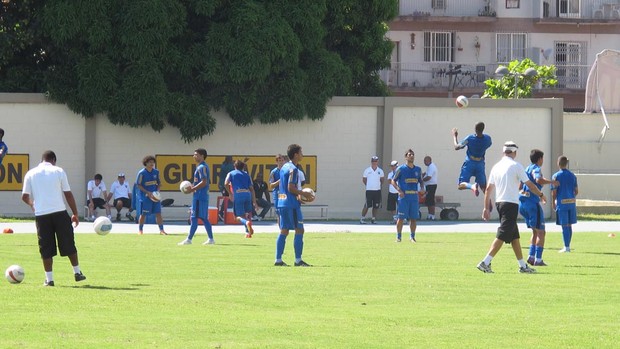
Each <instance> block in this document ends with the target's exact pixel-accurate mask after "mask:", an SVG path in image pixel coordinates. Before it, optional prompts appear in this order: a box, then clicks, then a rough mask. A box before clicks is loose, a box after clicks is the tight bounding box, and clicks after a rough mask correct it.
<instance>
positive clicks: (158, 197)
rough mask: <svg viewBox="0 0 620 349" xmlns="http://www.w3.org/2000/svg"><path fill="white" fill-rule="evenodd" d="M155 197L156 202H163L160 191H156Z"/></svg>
mask: <svg viewBox="0 0 620 349" xmlns="http://www.w3.org/2000/svg"><path fill="white" fill-rule="evenodd" d="M152 194H153V197H154V198H155V202H158V201H161V193H160V192H158V191H154V192H153V193H152Z"/></svg>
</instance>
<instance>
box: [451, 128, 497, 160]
mask: <svg viewBox="0 0 620 349" xmlns="http://www.w3.org/2000/svg"><path fill="white" fill-rule="evenodd" d="M491 144H493V143H492V142H491V136H489V135H487V134H483V135H482V137H478V136H476V135H475V134H471V135H469V136H467V138H465V139H463V140H462V141H461V143H459V145H461V146H463V147H464V146H467V151H466V157H465V160H466V161H484V154H485V153H486V151H487V149H489V148H490V147H491Z"/></svg>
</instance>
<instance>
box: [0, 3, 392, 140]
mask: <svg viewBox="0 0 620 349" xmlns="http://www.w3.org/2000/svg"><path fill="white" fill-rule="evenodd" d="M24 1H26V2H36V3H37V4H38V5H39V6H38V8H35V9H33V10H32V11H31V12H34V13H36V15H37V16H36V18H37V19H40V20H38V21H37V28H40V31H35V33H36V34H37V37H36V38H37V39H40V40H41V42H40V44H39V46H42V47H45V50H44V52H45V54H46V61H45V62H46V65H44V66H42V67H39V68H40V69H41V71H43V72H44V73H45V74H44V75H43V76H42V77H40V78H38V79H37V81H38V82H40V83H41V84H42V85H43V86H44V89H43V91H47V92H49V95H50V98H51V99H52V100H54V101H56V102H59V103H64V104H67V105H68V106H69V108H70V109H71V110H73V111H75V112H77V113H80V114H81V115H83V116H84V117H94V116H95V115H97V114H106V115H107V116H108V118H109V120H110V121H111V122H112V123H114V124H119V125H128V126H132V127H140V126H144V125H150V126H151V127H152V128H153V129H155V130H161V129H162V128H163V127H165V125H166V123H168V124H171V125H173V126H175V127H178V128H179V130H180V133H181V136H182V138H183V139H184V140H185V141H186V142H190V141H193V140H196V139H199V138H201V137H203V136H205V135H209V134H211V133H212V132H213V131H214V130H215V127H216V125H215V119H214V118H213V117H212V115H211V113H212V112H213V111H216V110H220V109H223V110H225V111H226V112H227V113H228V114H229V115H230V117H231V118H232V119H233V120H234V122H235V123H236V124H237V125H239V126H248V125H252V124H253V123H254V122H256V121H258V122H261V123H277V122H279V121H281V120H301V119H303V118H304V117H308V118H310V119H313V120H317V119H321V118H322V117H323V116H324V115H325V111H326V103H327V102H328V100H329V99H330V98H331V97H332V96H335V95H386V94H387V88H386V86H385V84H384V83H383V82H382V81H381V80H380V78H379V76H378V75H377V72H378V71H379V70H381V69H383V68H385V67H387V66H388V65H389V58H390V54H391V50H392V48H391V43H390V42H389V41H388V40H387V39H386V38H385V33H386V32H387V30H388V27H387V21H389V20H390V19H392V18H393V17H394V16H395V15H396V14H397V8H398V4H397V1H396V0H388V1H386V0H365V1H357V0H337V1H334V0H297V1H290V0H132V1H125V0H89V1H74V0H47V1H42V0H38V1H35V0H24ZM32 42H33V43H34V42H35V40H32ZM35 46H36V45H35ZM0 63H2V62H1V61H0ZM23 81H25V80H23ZM32 92H39V91H32Z"/></svg>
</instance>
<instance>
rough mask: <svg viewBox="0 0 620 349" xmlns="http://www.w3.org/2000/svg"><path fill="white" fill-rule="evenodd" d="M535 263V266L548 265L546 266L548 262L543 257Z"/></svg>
mask: <svg viewBox="0 0 620 349" xmlns="http://www.w3.org/2000/svg"><path fill="white" fill-rule="evenodd" d="M534 265H535V266H537V267H546V266H547V263H545V261H543V260H542V259H541V260H539V261H536V262H535V263H534Z"/></svg>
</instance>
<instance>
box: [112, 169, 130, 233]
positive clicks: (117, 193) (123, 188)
mask: <svg viewBox="0 0 620 349" xmlns="http://www.w3.org/2000/svg"><path fill="white" fill-rule="evenodd" d="M110 198H112V206H113V207H114V208H116V221H117V222H120V221H121V210H122V209H123V207H126V208H127V209H128V210H129V211H127V213H126V214H125V216H126V217H127V218H128V219H129V220H130V221H133V220H134V218H133V216H132V215H131V212H132V211H133V208H132V207H131V187H130V185H129V183H128V182H126V181H125V173H123V172H121V173H119V174H118V179H117V180H116V181H114V183H112V186H111V187H110V193H108V197H107V199H106V203H107V202H109V201H110Z"/></svg>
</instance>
